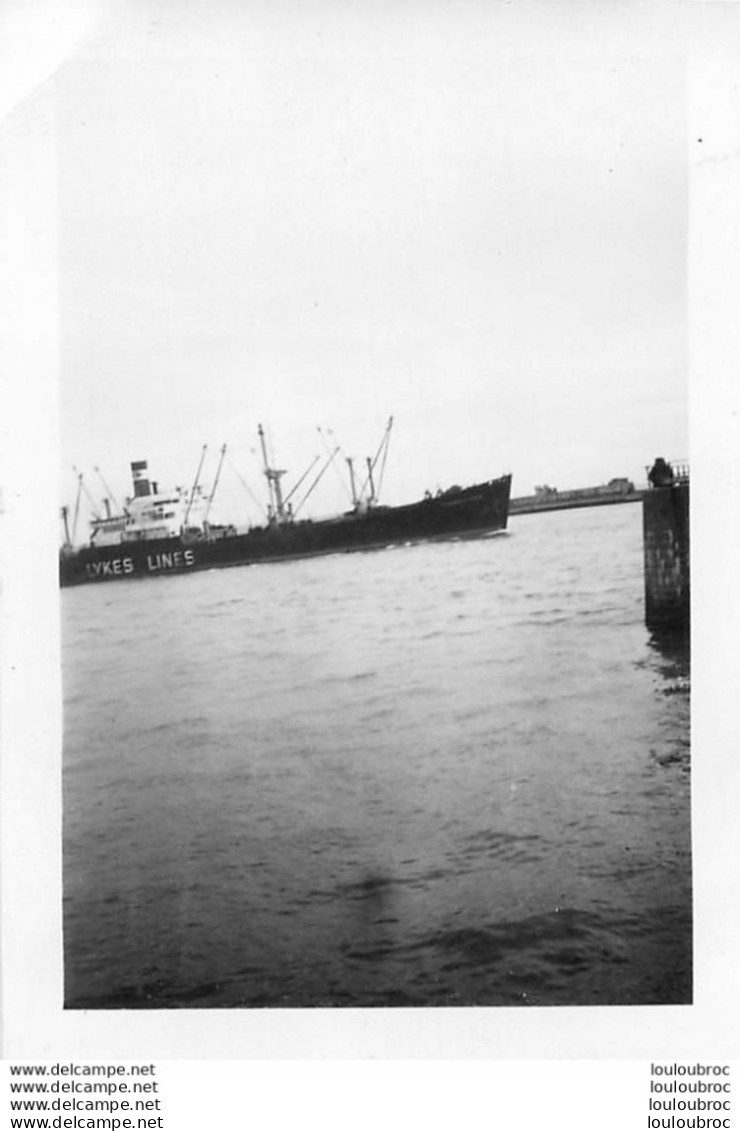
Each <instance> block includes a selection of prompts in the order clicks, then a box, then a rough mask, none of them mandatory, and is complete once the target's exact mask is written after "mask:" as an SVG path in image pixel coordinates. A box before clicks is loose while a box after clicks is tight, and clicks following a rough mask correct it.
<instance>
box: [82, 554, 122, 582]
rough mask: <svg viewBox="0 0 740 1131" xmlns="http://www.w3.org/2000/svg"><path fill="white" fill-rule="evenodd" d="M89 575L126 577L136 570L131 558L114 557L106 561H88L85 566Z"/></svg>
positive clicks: (94, 576)
mask: <svg viewBox="0 0 740 1131" xmlns="http://www.w3.org/2000/svg"><path fill="white" fill-rule="evenodd" d="M85 572H86V574H87V576H88V577H92V578H99V577H124V576H125V575H126V574H130V573H133V572H134V563H133V561H132V559H131V558H112V559H110V560H109V561H104V562H88V563H87V565H86V566H85Z"/></svg>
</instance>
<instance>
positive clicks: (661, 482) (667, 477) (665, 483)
mask: <svg viewBox="0 0 740 1131" xmlns="http://www.w3.org/2000/svg"><path fill="white" fill-rule="evenodd" d="M648 480H649V482H650V484H651V485H652V486H653V487H672V486H673V468H672V467H671V465H670V464H669V463H666V461H665V460H664V459H663V457H662V456H658V458H657V459H656V461H655V463H654V464H653V466H652V467H651V468H650V471H649V472H648Z"/></svg>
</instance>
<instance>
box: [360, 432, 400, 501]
mask: <svg viewBox="0 0 740 1131" xmlns="http://www.w3.org/2000/svg"><path fill="white" fill-rule="evenodd" d="M392 427H393V417H392V416H390V417H389V418H388V423H387V424H386V426H385V432H384V433H383V439H382V440H381V441H380V444H379V445H378V450H377V452H376V453H375V458H374V459H371V458H370V456H367V457H366V459H365V462H366V464H367V479H366V480H365V482H364V483H363V485H362V490H361V491H360V500H361V499H362V497H363V495H364V494H365V491H366V489H367V488H368V486H369V488H370V494H369V496H368V499H367V506H368V507H372V506H375V504H376V503H377V502H378V501H379V499H380V486H381V484H382V482H383V472H384V471H385V461H386V459H387V456H388V445H389V444H390V439H391V428H392ZM381 455H382V457H383V462H382V464H381V465H380V478H379V480H378V488H377V491H376V489H375V480H374V479H373V472H374V471H375V468H376V466H377V463H378V460H379V459H380V457H381Z"/></svg>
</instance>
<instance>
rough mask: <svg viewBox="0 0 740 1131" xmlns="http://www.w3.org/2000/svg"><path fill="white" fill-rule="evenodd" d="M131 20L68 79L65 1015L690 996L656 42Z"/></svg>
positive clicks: (675, 110)
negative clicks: (85, 1011) (96, 1011)
mask: <svg viewBox="0 0 740 1131" xmlns="http://www.w3.org/2000/svg"><path fill="white" fill-rule="evenodd" d="M131 7H132V9H133V8H134V7H135V8H136V18H132V11H128V9H127V6H125V5H124V6H122V8H120V9H114V8H113V7H111V9H110V10H109V11H108V12H107V15H106V16H105V17H104V18H102V19H101V20H100V21H99V22H98V23H97V24H96V26H95V29H94V33H91V34H90V35H89V36H88V37H87V38H86V39H85V40H84V41H83V42H82V43H81V44H79V45H78V46H77V48H76V49H75V51H74V52H72V53H71V54H70V56H69V58H68V59H67V60H66V61H65V62H64V64H63V65H62V66H61V67H59V69H58V70H57V71H56V73H55V74H54V76H53V80H52V81H53V84H54V88H53V89H54V95H53V97H54V108H55V130H56V135H55V136H56V160H57V167H58V203H57V208H58V214H57V224H58V262H59V368H60V373H59V459H58V469H57V470H58V495H59V500H58V539H59V585H60V608H61V614H60V615H61V659H62V673H61V679H62V695H63V736H62V742H63V767H62V830H61V835H62V840H63V859H62V908H63V949H64V958H63V965H64V991H63V1001H64V1008H65V1010H67V1011H82V1010H109V1011H110V1010H195V1009H203V1010H214V1009H216V1010H217V1009H232V1010H257V1009H270V1008H280V1009H286V1008H290V1009H300V1008H317V1007H319V1008H322V1009H341V1008H358V1007H359V1008H373V1007H406V1008H415V1007H450V1006H489V1007H523V1008H524V1007H533V1006H534V1007H545V1006H573V1007H577V1006H580V1007H583V1006H617V1005H619V1006H675V1005H687V1004H690V1003H691V1002H692V1000H693V962H692V947H693V928H692V853H691V841H692V837H691V773H690V771H691V750H690V685H691V676H690V646H689V639H690V625H689V606H690V565H689V562H690V546H689V493H690V476H691V469H690V462H689V460H690V452H689V428H688V425H689V409H688V377H687V374H688V364H689V362H688V336H687V332H688V325H687V240H688V227H687V216H688V207H689V193H688V173H687V169H688V162H689V150H690V147H691V146H695V145H698V144H701V139H697V138H695V137H692V136H691V135H690V133H689V131H688V128H687V111H686V105H687V93H686V82H687V79H686V67H685V60H684V58H683V55H682V51H681V47H680V44H679V42H678V38H677V37H676V38H673V37H672V36H671V34H670V29H669V28H668V27H667V24H666V21H659V22H658V21H652V20H651V18H650V17H649V15H646V14H645V13H644V12H643V11H642V9H640V10H639V11H638V10H637V9H633V6H632V5H604V6H603V7H602V6H599V18H598V20H596V19H595V18H594V17H590V16H587V15H586V10H585V8H584V7H583V6H582V5H577V4H569V3H563V4H559V5H553V6H545V5H531V6H528V5H523V6H518V5H505V4H504V5H498V4H484V3H475V2H470V3H463V4H460V5H449V4H443V3H434V4H429V5H427V4H422V3H411V4H404V5H399V4H392V3H369V2H368V3H365V2H357V3H352V4H338V3H332V2H329V0H317V2H312V3H308V4H305V5H297V4H289V3H278V4H274V5H273V4H265V3H260V2H256V0H255V2H249V3H246V4H239V5H237V4H233V5H222V4H218V5H215V6H213V8H211V7H209V6H208V5H197V4H191V5H183V7H182V9H175V7H174V6H172V7H170V6H163V5H151V6H150V7H151V12H149V11H148V6H147V5H146V4H144V5H132V6H131ZM641 12H642V14H640V13H641ZM124 17H125V18H124ZM31 455H32V454H31Z"/></svg>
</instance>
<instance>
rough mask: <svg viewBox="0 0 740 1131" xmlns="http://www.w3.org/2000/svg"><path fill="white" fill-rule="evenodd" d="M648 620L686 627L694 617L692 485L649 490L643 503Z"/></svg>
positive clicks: (646, 617) (646, 612) (646, 611)
mask: <svg viewBox="0 0 740 1131" xmlns="http://www.w3.org/2000/svg"><path fill="white" fill-rule="evenodd" d="M642 528H643V549H644V558H645V620H646V621H647V623H648V624H684V623H687V622H688V620H689V615H690V588H691V587H690V570H689V485H688V483H681V484H679V485H678V486H675V487H658V488H656V489H655V490H652V491H646V492H645V495H644V497H643V501H642Z"/></svg>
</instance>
